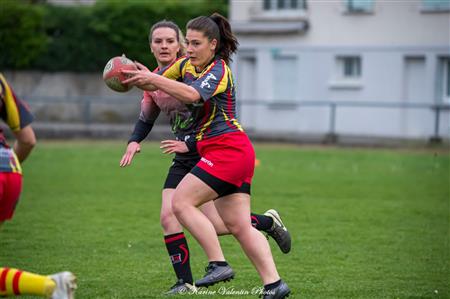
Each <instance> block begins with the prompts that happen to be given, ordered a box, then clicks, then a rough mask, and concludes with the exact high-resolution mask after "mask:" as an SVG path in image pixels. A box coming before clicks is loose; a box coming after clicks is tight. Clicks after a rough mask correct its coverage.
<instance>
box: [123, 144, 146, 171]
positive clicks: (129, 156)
mask: <svg viewBox="0 0 450 299" xmlns="http://www.w3.org/2000/svg"><path fill="white" fill-rule="evenodd" d="M140 152H141V146H140V145H139V143H137V142H135V141H133V142H130V143H129V144H128V146H127V150H126V151H125V154H124V155H123V157H122V160H120V167H125V166H128V165H130V164H131V161H133V158H134V155H135V154H137V153H140Z"/></svg>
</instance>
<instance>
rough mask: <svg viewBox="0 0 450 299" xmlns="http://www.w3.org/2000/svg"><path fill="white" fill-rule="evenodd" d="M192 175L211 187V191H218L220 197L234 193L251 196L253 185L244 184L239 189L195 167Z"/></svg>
mask: <svg viewBox="0 0 450 299" xmlns="http://www.w3.org/2000/svg"><path fill="white" fill-rule="evenodd" d="M191 173H192V174H193V175H195V176H196V177H198V178H199V179H200V180H202V181H203V182H204V183H205V184H206V185H208V186H209V187H211V189H213V190H214V191H216V193H217V194H219V196H218V197H222V196H226V195H230V194H233V193H246V194H249V195H250V189H251V185H250V184H249V183H245V182H244V183H242V185H241V186H240V187H238V186H236V185H233V184H231V183H228V182H225V181H223V180H221V179H219V178H217V177H215V176H213V175H212V174H210V173H208V172H206V171H205V170H203V169H202V168H200V167H198V166H196V167H194V168H193V169H192V171H191Z"/></svg>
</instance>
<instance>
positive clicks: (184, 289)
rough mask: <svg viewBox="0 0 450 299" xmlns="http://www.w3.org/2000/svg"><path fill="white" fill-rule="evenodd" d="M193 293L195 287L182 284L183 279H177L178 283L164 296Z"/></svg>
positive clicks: (185, 283)
mask: <svg viewBox="0 0 450 299" xmlns="http://www.w3.org/2000/svg"><path fill="white" fill-rule="evenodd" d="M193 291H195V286H193V285H191V284H189V283H187V282H184V281H183V279H178V281H177V282H176V283H175V284H174V285H173V286H172V287H171V288H170V290H169V291H167V292H166V293H165V295H167V296H170V295H178V294H187V293H189V292H193Z"/></svg>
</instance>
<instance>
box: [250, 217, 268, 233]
mask: <svg viewBox="0 0 450 299" xmlns="http://www.w3.org/2000/svg"><path fill="white" fill-rule="evenodd" d="M251 219H252V225H253V227H254V228H256V229H257V230H263V231H266V230H269V229H271V228H272V225H273V219H272V217H269V216H266V215H260V214H254V213H251Z"/></svg>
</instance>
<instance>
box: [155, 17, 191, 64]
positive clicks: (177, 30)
mask: <svg viewBox="0 0 450 299" xmlns="http://www.w3.org/2000/svg"><path fill="white" fill-rule="evenodd" d="M158 28H170V29H173V31H175V33H176V34H177V41H178V43H179V44H180V51H178V53H177V57H180V56H183V55H184V54H185V53H186V43H185V40H184V35H183V33H182V32H181V30H180V27H178V25H177V24H175V23H174V22H172V21H168V20H162V21H159V22H157V23H155V24H153V26H152V28H150V33H149V34H148V42H149V43H150V44H151V43H152V37H153V31H155V30H156V29H158Z"/></svg>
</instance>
